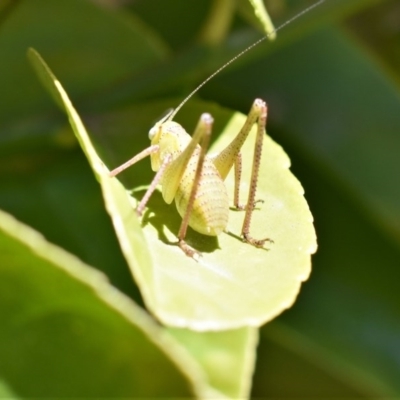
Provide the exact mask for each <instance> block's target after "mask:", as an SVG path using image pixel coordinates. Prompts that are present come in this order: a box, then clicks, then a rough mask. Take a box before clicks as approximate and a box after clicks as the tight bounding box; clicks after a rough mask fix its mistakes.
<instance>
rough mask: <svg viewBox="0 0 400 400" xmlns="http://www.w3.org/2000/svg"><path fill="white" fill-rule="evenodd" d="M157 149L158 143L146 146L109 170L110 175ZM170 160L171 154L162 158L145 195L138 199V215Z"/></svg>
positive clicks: (119, 171) (112, 175) (141, 212)
mask: <svg viewBox="0 0 400 400" xmlns="http://www.w3.org/2000/svg"><path fill="white" fill-rule="evenodd" d="M158 150H159V146H158V145H153V146H150V147H147V148H146V149H144V150H143V151H141V152H140V153H139V154H136V155H135V156H134V157H132V158H131V159H130V160H128V161H127V162H125V163H124V164H122V165H120V166H119V167H117V168H115V169H113V170H112V171H111V172H110V177H114V176H116V175H118V174H119V173H121V172H122V171H124V170H125V169H127V168H129V167H130V166H132V165H133V164H135V163H137V162H138V161H140V160H142V159H143V158H145V157H147V156H149V155H150V154H153V153H156V152H157V151H158ZM170 162H171V156H170V155H168V156H167V157H165V159H164V160H163V162H162V164H161V166H160V168H159V170H158V171H157V173H156V175H155V177H154V178H153V180H152V181H151V184H150V186H149V188H148V189H147V191H146V193H145V195H144V196H143V198H142V200H141V201H140V203H139V205H138V206H137V208H136V212H137V214H138V215H139V216H141V215H142V214H143V210H144V208H145V207H146V204H147V202H148V201H149V199H150V197H151V195H152V194H153V193H154V191H155V190H156V187H157V185H158V184H159V183H160V181H161V178H162V177H163V174H164V172H165V169H166V168H167V166H168V164H169V163H170Z"/></svg>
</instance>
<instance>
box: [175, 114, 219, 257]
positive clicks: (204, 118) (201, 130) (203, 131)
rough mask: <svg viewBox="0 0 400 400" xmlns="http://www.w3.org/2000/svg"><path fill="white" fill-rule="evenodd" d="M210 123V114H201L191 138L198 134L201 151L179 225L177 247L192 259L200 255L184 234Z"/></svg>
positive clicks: (205, 149)
mask: <svg viewBox="0 0 400 400" xmlns="http://www.w3.org/2000/svg"><path fill="white" fill-rule="evenodd" d="M212 123H213V118H212V117H211V115H210V114H208V113H204V114H202V115H201V117H200V120H199V123H198V124H197V127H196V130H195V134H194V135H193V136H197V135H198V134H200V135H201V140H200V146H201V150H200V154H199V158H198V161H197V167H196V173H195V176H194V180H193V185H192V189H191V192H190V197H189V201H188V205H187V208H186V211H185V215H184V217H183V219H182V223H181V226H180V228H179V233H178V245H179V247H180V248H181V249H182V250H183V251H184V252H185V254H186V255H188V256H189V257H192V258H197V257H199V256H200V255H201V254H200V253H199V252H198V251H196V250H195V249H193V248H192V247H191V246H189V245H188V244H187V243H186V242H185V237H186V232H187V228H188V225H189V219H190V214H191V212H192V210H193V204H194V201H195V198H196V194H197V189H198V187H199V183H200V179H201V176H202V170H203V164H204V158H205V156H206V153H207V149H208V146H209V143H210V136H211V127H212Z"/></svg>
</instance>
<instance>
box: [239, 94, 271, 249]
mask: <svg viewBox="0 0 400 400" xmlns="http://www.w3.org/2000/svg"><path fill="white" fill-rule="evenodd" d="M256 102H257V104H256ZM256 105H257V106H258V117H257V137H256V142H255V145H254V155H253V167H252V171H251V179H250V189H249V197H248V199H247V206H246V214H245V216H244V221H243V227H242V236H243V240H244V241H246V242H248V243H250V244H252V245H253V246H256V247H263V246H264V244H265V242H267V241H268V242H273V241H272V240H271V239H269V238H265V239H255V238H253V237H252V236H251V235H250V223H251V217H252V215H253V211H254V207H255V205H256V203H257V202H258V201H256V200H255V197H256V191H257V182H258V173H259V171H260V164H261V155H262V145H263V141H264V135H265V126H266V123H267V105H266V104H265V102H264V101H262V100H259V99H257V100H256V101H255V102H254V105H253V107H255V106H256Z"/></svg>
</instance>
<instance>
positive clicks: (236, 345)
mask: <svg viewBox="0 0 400 400" xmlns="http://www.w3.org/2000/svg"><path fill="white" fill-rule="evenodd" d="M169 332H170V333H171V334H172V335H173V336H174V337H175V338H176V339H177V340H178V341H179V342H180V343H182V344H184V346H185V347H186V349H188V351H189V352H190V353H191V354H192V355H193V357H194V358H195V359H196V360H197V361H198V362H199V363H200V365H201V366H202V367H203V369H204V371H205V373H206V374H207V377H208V379H209V384H210V386H212V387H213V388H216V389H217V390H219V391H220V392H221V393H223V394H224V395H225V396H227V397H228V398H229V399H247V398H248V397H249V394H250V388H251V381H252V377H253V372H254V364H255V358H256V353H255V350H256V348H257V342H258V329H256V328H239V329H234V330H233V329H232V330H229V331H220V332H201V333H199V332H194V331H191V330H189V329H177V328H170V329H169Z"/></svg>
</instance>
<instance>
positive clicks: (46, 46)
mask: <svg viewBox="0 0 400 400" xmlns="http://www.w3.org/2000/svg"><path fill="white" fill-rule="evenodd" d="M78 43H79V45H77V44H78ZM32 46H35V47H36V48H37V49H39V50H40V51H41V52H43V54H45V55H46V57H47V58H48V59H50V60H51V65H53V67H54V69H55V71H57V73H58V74H59V75H60V76H61V77H62V79H63V82H65V84H66V86H67V87H68V89H69V90H70V92H72V93H73V94H74V96H84V95H86V94H87V93H88V92H90V91H93V90H95V91H97V92H99V91H100V90H101V89H102V88H105V87H108V86H110V85H111V84H113V83H115V82H116V81H119V80H122V79H125V78H126V77H127V76H130V75H133V74H136V73H138V72H139V71H142V70H143V69H144V68H146V67H148V66H149V65H152V64H153V63H154V62H156V61H159V60H161V59H163V58H164V57H165V55H166V53H167V50H166V48H165V46H164V45H163V43H162V41H161V40H160V39H158V38H157V37H156V36H155V35H154V33H153V32H152V31H151V30H150V29H147V28H146V26H144V24H143V23H140V21H136V20H135V19H134V17H133V16H130V17H129V19H128V18H127V17H126V15H124V14H123V13H120V12H117V11H114V12H110V11H108V12H106V10H103V9H101V8H100V7H96V6H95V5H94V4H92V2H90V1H86V0H83V1H81V0H70V1H65V2H64V1H61V2H60V1H57V0H35V1H20V2H18V5H17V6H16V7H15V8H14V9H13V10H12V13H10V14H9V15H8V17H7V19H6V20H5V21H4V22H3V25H2V26H1V32H0V59H1V60H2V62H1V63H0V87H1V92H2V96H1V99H0V121H1V126H3V125H4V124H5V122H8V121H12V120H13V119H14V118H16V117H17V118H21V115H24V116H26V115H31V114H33V113H35V112H43V111H45V110H49V109H51V108H50V105H51V102H49V99H48V98H47V97H46V96H45V95H43V91H42V90H41V88H40V85H38V83H37V82H35V80H34V79H32V78H33V76H32V71H31V70H30V69H29V66H28V65H27V64H26V62H25V52H26V49H27V48H28V47H32ZM5 134H7V129H4V130H3V131H2V135H5ZM3 140H4V139H3Z"/></svg>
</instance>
